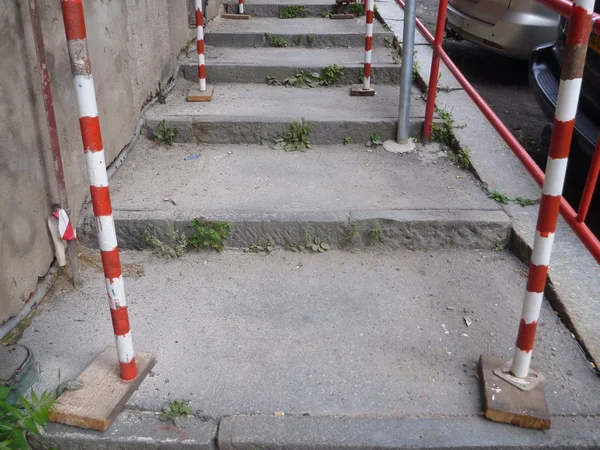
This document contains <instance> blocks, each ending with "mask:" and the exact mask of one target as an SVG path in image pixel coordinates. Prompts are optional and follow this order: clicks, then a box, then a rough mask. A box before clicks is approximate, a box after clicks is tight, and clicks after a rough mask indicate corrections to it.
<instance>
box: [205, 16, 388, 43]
mask: <svg viewBox="0 0 600 450" xmlns="http://www.w3.org/2000/svg"><path fill="white" fill-rule="evenodd" d="M365 27H366V24H365V18H364V17H360V18H357V19H354V20H331V19H322V18H316V17H313V18H311V19H309V20H307V19H285V20H284V19H279V18H270V17H255V18H253V19H252V20H235V21H233V20H227V19H223V18H221V17H217V18H216V19H215V20H213V21H212V22H211V23H210V24H209V25H208V26H207V27H206V32H207V34H206V37H205V41H206V43H207V44H208V45H214V46H221V47H223V46H225V47H255V46H258V47H267V46H268V45H269V44H268V42H267V39H266V37H265V34H270V35H273V36H278V37H281V38H283V39H285V41H286V42H287V44H288V46H289V47H294V46H296V45H297V44H296V42H295V39H297V38H298V37H300V45H302V46H306V47H315V48H324V47H357V48H361V47H362V48H364V45H365ZM392 36H393V33H391V32H388V31H385V30H384V29H383V27H382V26H381V25H380V24H379V23H378V22H375V23H374V24H373V45H376V46H383V45H384V44H385V38H386V37H392Z"/></svg>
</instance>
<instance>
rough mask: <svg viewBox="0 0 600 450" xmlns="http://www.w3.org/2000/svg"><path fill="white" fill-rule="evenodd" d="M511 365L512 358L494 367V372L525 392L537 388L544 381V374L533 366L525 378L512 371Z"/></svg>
mask: <svg viewBox="0 0 600 450" xmlns="http://www.w3.org/2000/svg"><path fill="white" fill-rule="evenodd" d="M511 367H512V359H511V360H509V361H506V362H505V363H504V364H502V365H501V366H500V367H497V368H496V369H494V374H495V375H497V376H499V377H500V378H502V379H503V380H504V381H506V382H508V383H510V384H512V385H513V386H515V387H517V388H519V389H521V390H522V391H525V392H527V391H531V390H532V389H535V387H536V386H537V385H538V384H540V383H541V382H543V381H544V376H543V375H542V374H541V373H539V372H538V371H537V370H535V369H533V368H529V374H528V375H527V376H526V377H525V378H518V377H515V376H514V375H513V374H512V372H511V371H510V369H511Z"/></svg>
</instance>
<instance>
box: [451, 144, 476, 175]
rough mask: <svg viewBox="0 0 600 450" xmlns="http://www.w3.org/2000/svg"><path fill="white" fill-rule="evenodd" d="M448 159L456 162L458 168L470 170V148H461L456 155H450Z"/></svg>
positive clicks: (452, 153)
mask: <svg viewBox="0 0 600 450" xmlns="http://www.w3.org/2000/svg"><path fill="white" fill-rule="evenodd" d="M448 158H450V160H451V161H454V162H455V163H456V165H457V166H458V167H460V168H461V169H464V170H469V168H470V167H471V150H470V149H469V147H462V148H459V149H458V151H457V152H456V153H454V152H450V153H448Z"/></svg>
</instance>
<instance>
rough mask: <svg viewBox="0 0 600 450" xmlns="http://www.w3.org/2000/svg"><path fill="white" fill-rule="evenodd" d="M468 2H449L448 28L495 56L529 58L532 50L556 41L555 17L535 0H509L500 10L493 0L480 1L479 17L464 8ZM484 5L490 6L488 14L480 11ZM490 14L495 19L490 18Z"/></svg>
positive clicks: (463, 0)
mask: <svg viewBox="0 0 600 450" xmlns="http://www.w3.org/2000/svg"><path fill="white" fill-rule="evenodd" d="M469 3H471V0H453V1H452V2H451V4H450V5H449V6H448V20H447V27H448V28H449V29H450V30H452V31H454V32H456V33H457V34H458V35H460V36H461V37H463V38H464V39H467V40H469V41H471V42H474V43H476V44H479V45H481V46H483V47H485V48H487V49H489V50H492V51H494V52H496V53H500V54H503V55H506V56H510V57H512V58H518V59H529V56H530V55H531V52H532V51H533V49H535V48H536V47H538V46H540V45H542V44H545V43H547V42H552V41H554V40H555V39H556V29H557V24H558V14H556V13H554V12H553V11H551V10H550V9H548V8H546V7H545V6H543V5H540V4H538V3H536V2H535V1H534V0H512V1H511V2H510V3H509V5H508V7H507V8H505V9H504V10H503V11H500V10H501V8H500V7H498V5H497V4H495V3H494V1H493V0H479V2H478V3H476V4H475V5H476V6H478V7H479V10H477V14H478V15H479V18H478V17H476V16H473V15H471V14H469V12H471V13H473V11H474V9H473V7H467V5H468V4H469ZM486 5H490V9H488V12H487V15H486V14H483V13H480V12H479V11H480V10H481V9H482V8H485V6H486ZM492 5H495V6H494V7H492ZM491 12H494V14H495V17H491ZM482 17H485V19H482Z"/></svg>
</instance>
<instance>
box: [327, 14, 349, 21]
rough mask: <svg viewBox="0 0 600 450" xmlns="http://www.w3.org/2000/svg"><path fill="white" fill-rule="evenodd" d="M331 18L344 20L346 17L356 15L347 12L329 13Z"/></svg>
mask: <svg viewBox="0 0 600 450" xmlns="http://www.w3.org/2000/svg"><path fill="white" fill-rule="evenodd" d="M329 18H330V19H334V20H340V19H341V20H344V19H354V18H355V16H354V14H346V13H340V14H329Z"/></svg>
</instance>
